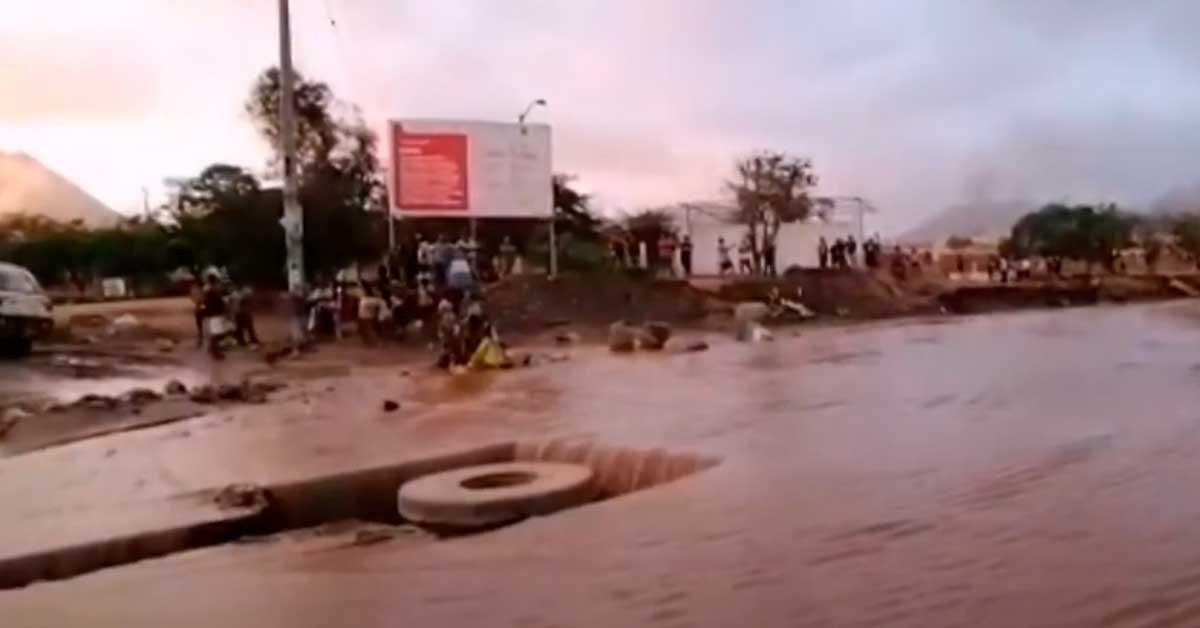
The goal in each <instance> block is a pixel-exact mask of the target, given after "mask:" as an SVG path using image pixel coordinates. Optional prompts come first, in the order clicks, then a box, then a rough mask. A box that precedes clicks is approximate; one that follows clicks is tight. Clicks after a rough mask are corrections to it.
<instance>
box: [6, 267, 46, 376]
mask: <svg viewBox="0 0 1200 628" xmlns="http://www.w3.org/2000/svg"><path fill="white" fill-rule="evenodd" d="M52 307H53V306H51V304H50V297H48V296H46V293H45V292H43V291H42V287H41V286H40V285H38V282H37V279H36V278H34V276H33V273H31V272H29V271H28V270H25V269H24V268H21V267H20V266H17V265H15V264H7V263H5V262H0V354H3V355H6V356H16V357H23V356H26V355H29V352H30V351H32V350H33V342H34V340H37V339H39V338H44V337H45V336H46V335H47V334H49V333H50V330H51V329H53V328H54V316H53V314H51V309H52Z"/></svg>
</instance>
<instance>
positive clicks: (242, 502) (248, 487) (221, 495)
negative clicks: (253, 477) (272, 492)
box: [213, 484, 267, 510]
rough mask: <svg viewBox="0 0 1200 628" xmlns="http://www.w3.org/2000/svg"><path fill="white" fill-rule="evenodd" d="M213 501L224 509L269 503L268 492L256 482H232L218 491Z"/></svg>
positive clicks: (251, 506)
mask: <svg viewBox="0 0 1200 628" xmlns="http://www.w3.org/2000/svg"><path fill="white" fill-rule="evenodd" d="M213 502H214V503H216V505H217V507H218V508H221V509H222V510H225V509H230V508H253V507H256V506H259V507H261V506H266V505H267V492H266V491H264V490H263V489H262V487H260V486H257V485H254V484H230V485H229V486H226V487H225V488H223V489H221V490H220V491H218V492H217V494H216V496H214V497H213Z"/></svg>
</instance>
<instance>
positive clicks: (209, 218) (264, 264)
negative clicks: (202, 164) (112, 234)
mask: <svg viewBox="0 0 1200 628" xmlns="http://www.w3.org/2000/svg"><path fill="white" fill-rule="evenodd" d="M176 194H177V199H178V200H177V202H176V204H175V206H174V207H173V208H172V209H171V212H170V214H171V218H172V221H173V223H174V228H173V229H172V230H171V233H170V238H168V241H167V244H166V252H165V258H166V259H165V263H167V264H168V265H171V266H173V267H176V268H178V267H179V266H184V267H186V268H188V269H189V270H191V271H192V273H193V274H198V273H199V272H200V271H201V270H202V269H204V268H206V267H208V266H210V265H212V266H218V267H223V268H227V269H228V270H229V272H230V274H231V275H233V276H234V277H235V278H236V279H238V280H240V281H248V282H252V283H255V284H260V285H272V286H278V285H281V283H282V279H283V277H282V272H283V266H284V244H283V228H282V227H281V226H280V225H279V217H280V215H281V213H282V199H281V198H280V194H279V193H278V192H277V191H273V190H263V189H262V188H261V187H260V185H259V183H258V180H257V179H256V178H255V177H254V175H252V174H250V173H249V172H247V171H246V170H244V169H242V168H240V167H238V166H231V165H228V164H213V165H211V166H208V167H207V168H205V169H204V170H203V171H201V173H200V174H199V175H198V176H196V177H195V178H192V179H187V180H185V181H183V182H182V183H181V184H180V185H179V188H178V189H177V190H176Z"/></svg>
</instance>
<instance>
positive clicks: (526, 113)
mask: <svg viewBox="0 0 1200 628" xmlns="http://www.w3.org/2000/svg"><path fill="white" fill-rule="evenodd" d="M545 106H546V99H545V98H539V99H537V100H535V101H533V102H531V103H529V106H528V107H526V108H525V111H522V112H521V115H519V116H517V124H519V125H521V132H524V131H525V118H527V117H528V116H529V112H530V111H533V108H534V107H545Z"/></svg>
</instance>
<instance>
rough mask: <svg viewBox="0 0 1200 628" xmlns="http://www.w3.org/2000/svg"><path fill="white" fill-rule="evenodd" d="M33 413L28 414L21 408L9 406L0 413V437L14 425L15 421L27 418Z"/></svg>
mask: <svg viewBox="0 0 1200 628" xmlns="http://www.w3.org/2000/svg"><path fill="white" fill-rule="evenodd" d="M31 416H33V415H31V414H29V413H28V412H26V411H25V410H23V409H21V408H9V409H7V410H5V411H4V414H3V415H0V438H4V436H5V435H6V434H8V432H9V430H11V429H12V428H14V427H16V425H17V423H19V422H21V421H22V420H24V419H27V418H29V417H31Z"/></svg>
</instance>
